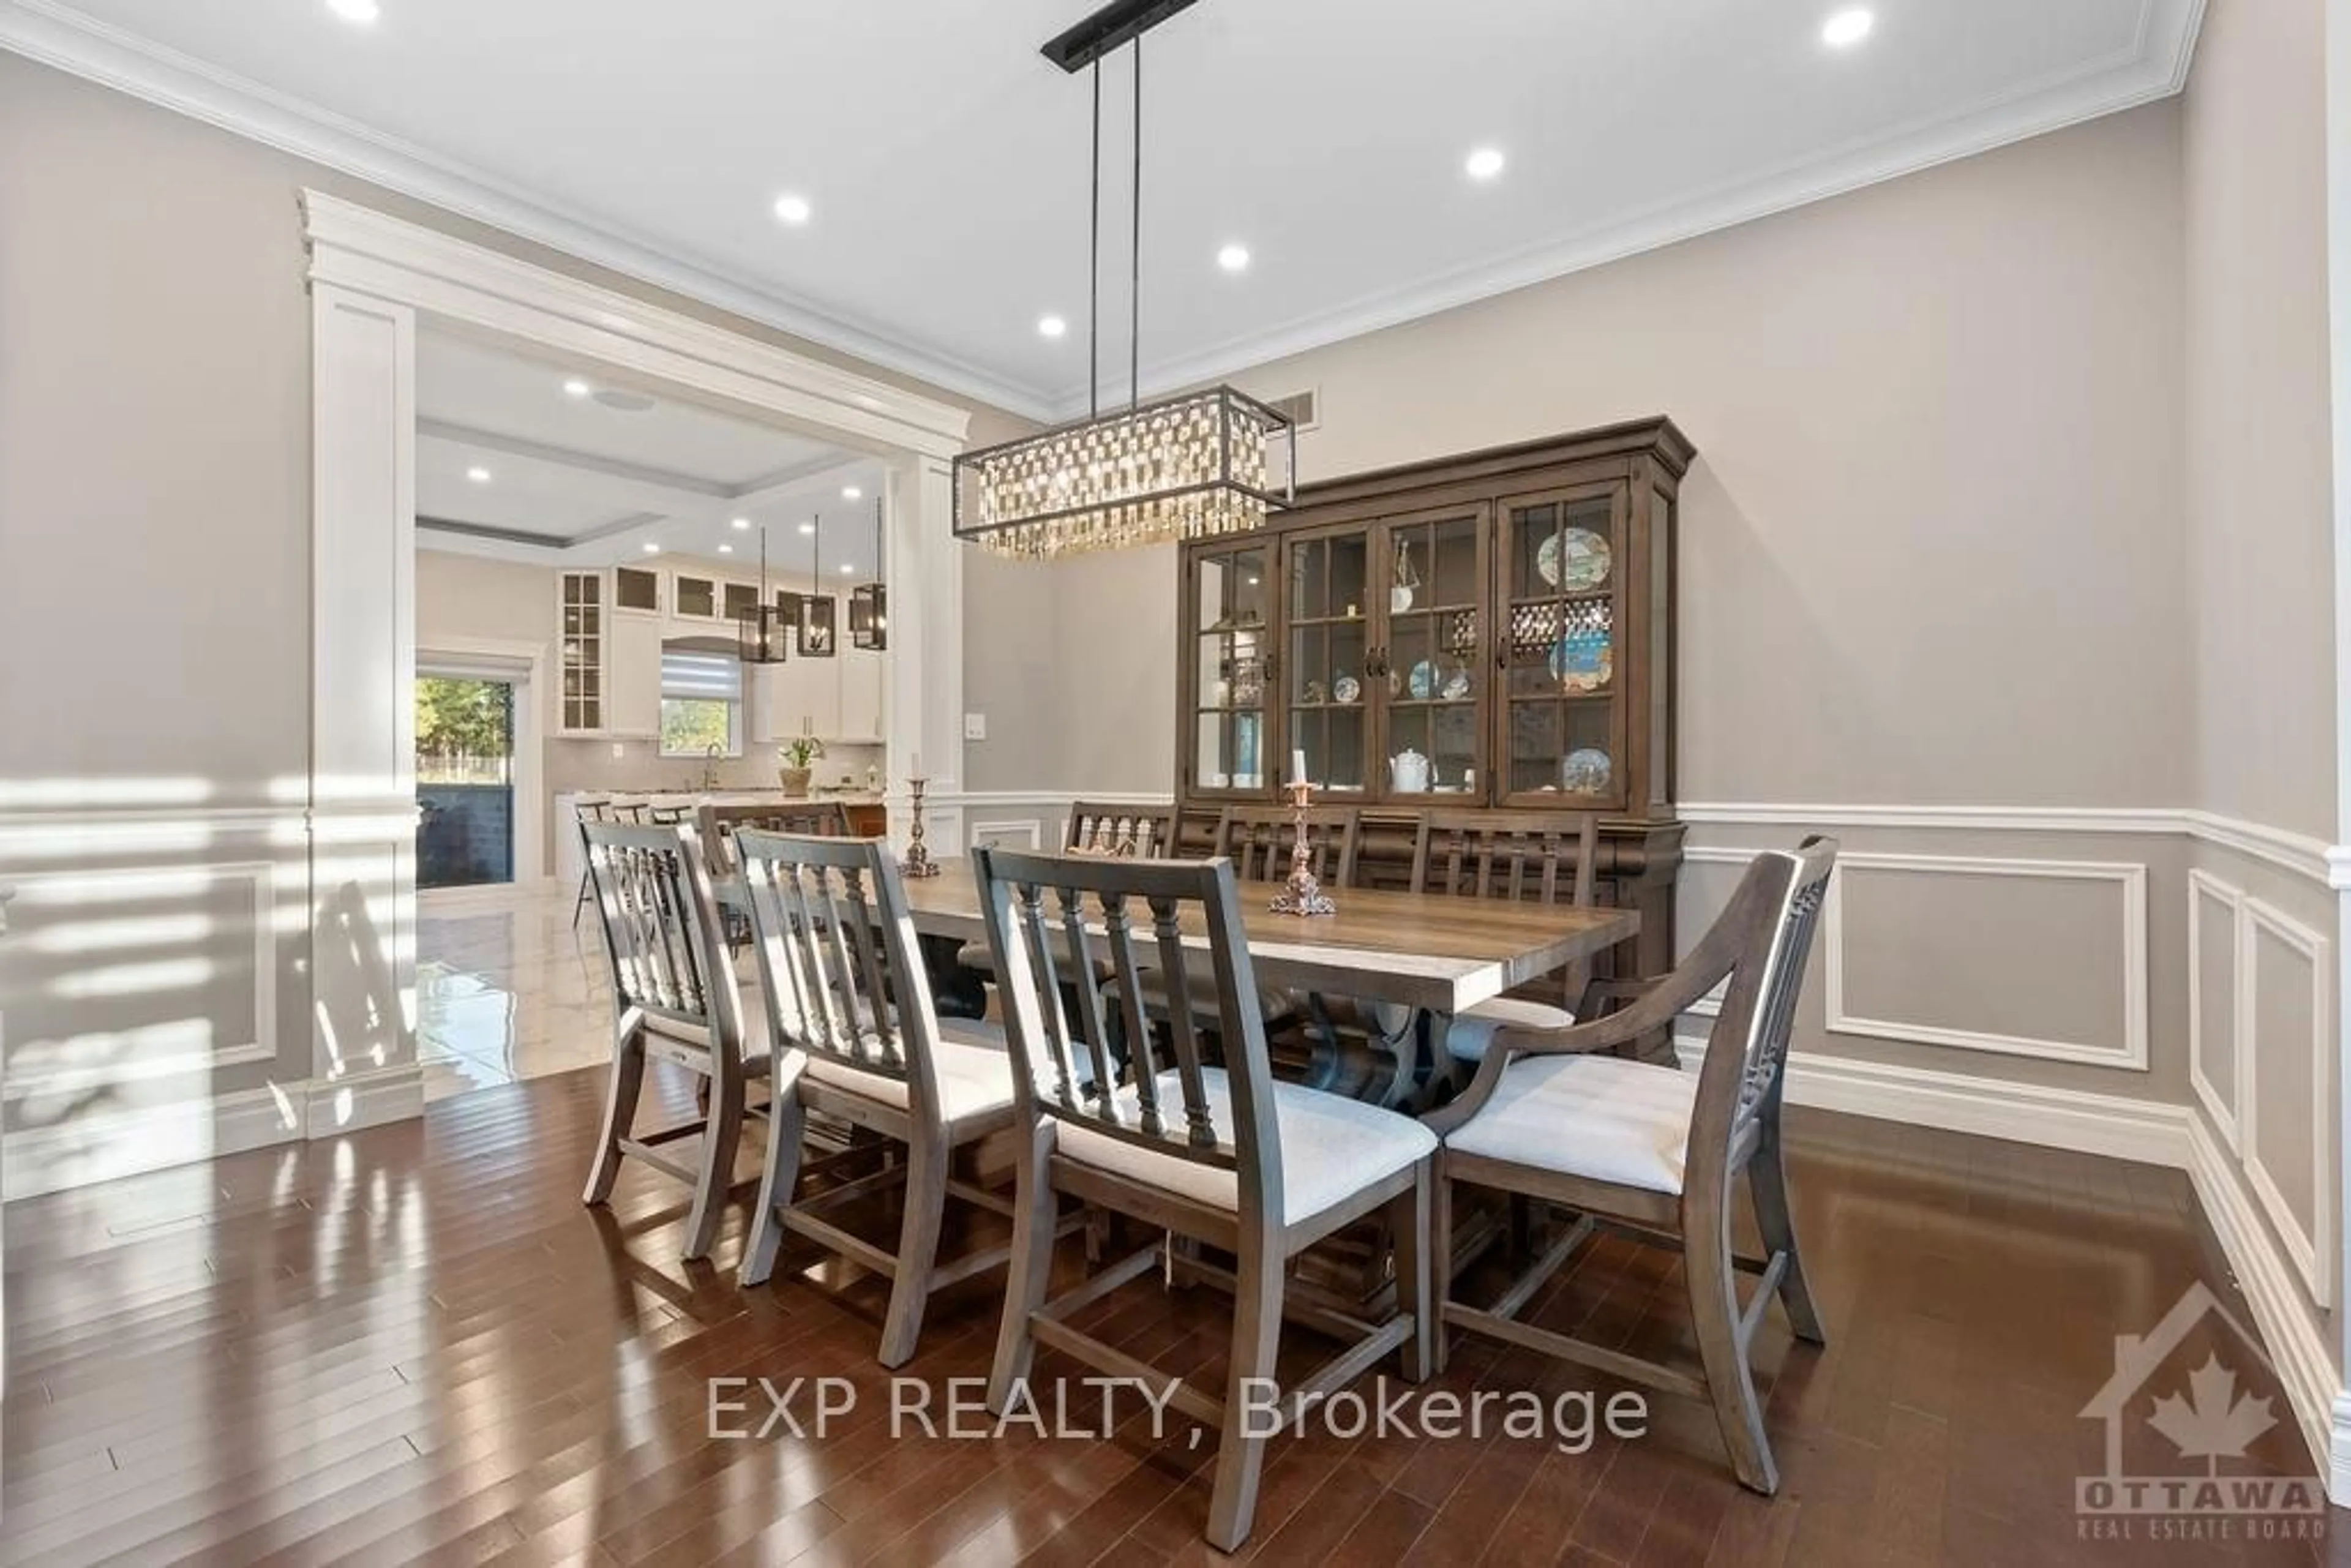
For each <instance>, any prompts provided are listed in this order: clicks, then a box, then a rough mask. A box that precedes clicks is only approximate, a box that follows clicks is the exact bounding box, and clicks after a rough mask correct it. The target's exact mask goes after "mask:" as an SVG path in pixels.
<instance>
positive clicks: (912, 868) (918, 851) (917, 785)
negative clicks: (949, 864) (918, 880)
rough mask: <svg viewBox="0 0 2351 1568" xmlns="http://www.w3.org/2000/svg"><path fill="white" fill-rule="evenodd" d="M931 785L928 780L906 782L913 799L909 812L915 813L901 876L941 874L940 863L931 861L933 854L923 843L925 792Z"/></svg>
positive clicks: (900, 868)
mask: <svg viewBox="0 0 2351 1568" xmlns="http://www.w3.org/2000/svg"><path fill="white" fill-rule="evenodd" d="M929 784H930V780H929V779H907V780H906V793H907V794H908V795H909V796H911V797H912V798H913V799H912V800H910V801H909V803H908V805H907V810H910V811H912V812H913V813H914V824H913V826H912V827H910V828H909V829H908V830H907V835H906V836H907V843H906V858H905V859H904V860H902V861H900V862H898V871H899V873H900V874H901V875H904V876H915V877H922V876H936V875H938V874H939V864H938V862H936V861H935V860H933V859H931V852H930V850H929V848H928V847H927V846H925V844H924V842H923V791H924V789H926V788H928V786H929Z"/></svg>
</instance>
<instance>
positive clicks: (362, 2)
mask: <svg viewBox="0 0 2351 1568" xmlns="http://www.w3.org/2000/svg"><path fill="white" fill-rule="evenodd" d="M327 9H328V10H329V11H332V12H333V13H334V14H335V15H336V16H340V17H341V18H342V19H343V20H344V21H346V22H357V23H358V24H360V26H366V25H367V24H369V23H370V22H372V21H374V20H375V19H376V18H377V17H378V16H381V15H383V13H382V11H381V9H379V8H378V7H377V5H376V3H375V0H327Z"/></svg>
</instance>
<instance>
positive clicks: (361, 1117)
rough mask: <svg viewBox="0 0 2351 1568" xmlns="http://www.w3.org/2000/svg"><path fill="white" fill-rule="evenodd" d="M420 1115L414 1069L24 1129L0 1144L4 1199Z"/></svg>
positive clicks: (418, 1075) (277, 1086) (270, 1087)
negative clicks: (5, 1196)
mask: <svg viewBox="0 0 2351 1568" xmlns="http://www.w3.org/2000/svg"><path fill="white" fill-rule="evenodd" d="M423 1112H424V1075H423V1069H422V1068H420V1067H418V1066H417V1065H416V1064H415V1063H414V1062H409V1063H406V1064H404V1065H402V1066H398V1067H389V1068H381V1069H378V1070H376V1071H372V1072H367V1073H359V1074H354V1075H352V1076H351V1077H349V1078H345V1079H340V1080H335V1081H331V1082H330V1081H328V1080H324V1079H320V1080H314V1081H311V1082H299V1083H270V1084H264V1085H262V1086H261V1087H259V1088H256V1089H241V1090H238V1091H236V1092H234V1093H229V1094H222V1095H216V1096H214V1098H212V1099H210V1100H190V1101H183V1102H181V1103H175V1104H169V1105H151V1106H142V1107H141V1108H139V1109H137V1110H134V1111H119V1112H114V1113H100V1114H96V1115H90V1116H82V1117H77V1118H75V1119H74V1120H72V1121H69V1122H65V1123H61V1124H57V1125H55V1126H44V1127H25V1128H20V1129H18V1130H17V1131H16V1132H12V1133H10V1134H7V1137H6V1138H5V1141H0V1184H5V1186H0V1190H5V1192H6V1194H7V1196H8V1197H10V1198H11V1199H15V1198H20V1197H40V1196H42V1195H43V1194H46V1193H53V1192H63V1191H65V1190H66V1189H67V1188H68V1187H77V1186H91V1185H92V1184H94V1183H97V1182H102V1181H112V1180H115V1179H116V1178H118V1177H120V1176H143V1175H145V1174H147V1173H148V1172H150V1171H159V1170H164V1169H168V1168H169V1167H171V1166H182V1165H188V1164H192V1163H193V1162H196V1161H200V1160H209V1159H216V1158H219V1157H220V1156H222V1155H240V1154H244V1153H246V1152H247V1151H249V1150H252V1149H260V1148H266V1147H268V1146H269V1145H273V1144H287V1143H294V1142H298V1141H299V1140H301V1139H304V1138H324V1137H332V1136H334V1135H335V1134H339V1133H352V1132H357V1131H359V1130H360V1128H362V1127H372V1126H379V1125H381V1124H384V1123H387V1122H397V1121H402V1120H405V1119H407V1118H410V1117H413V1116H419V1115H422V1114H423Z"/></svg>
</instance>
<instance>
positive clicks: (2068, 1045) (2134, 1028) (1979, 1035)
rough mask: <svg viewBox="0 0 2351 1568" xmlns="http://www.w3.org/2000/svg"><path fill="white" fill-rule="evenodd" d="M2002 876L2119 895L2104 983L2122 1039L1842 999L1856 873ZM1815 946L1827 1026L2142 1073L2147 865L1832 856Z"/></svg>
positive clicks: (1990, 980) (1992, 983)
mask: <svg viewBox="0 0 2351 1568" xmlns="http://www.w3.org/2000/svg"><path fill="white" fill-rule="evenodd" d="M1873 874H1877V875H1907V876H1966V877H2009V878H2014V879H2017V880H2020V881H2027V882H2034V881H2057V882H2089V883H2110V884H2112V885H2113V886H2114V888H2115V889H2116V893H2117V894H2118V895H2119V897H2118V899H2117V906H2118V907H2117V915H2118V916H2119V918H2120V919H2121V922H2122V925H2121V936H2122V964H2121V973H2120V974H2119V975H2118V976H2116V977H2113V979H2112V982H2111V983H2112V984H2114V985H2116V986H2118V987H2119V988H2120V989H2121V1007H2122V1013H2121V1017H2122V1040H2121V1041H2120V1043H2119V1044H2117V1045H2109V1044H2104V1043H2100V1042H2098V1041H2095V1040H2053V1039H2039V1038H2034V1037H2031V1036H2026V1035H2018V1034H2002V1033H1996V1032H1991V1031H1986V1030H1973V1029H1968V1028H1964V1027H1960V1026H1957V1025H1951V1024H1938V1023H1933V1022H1928V1021H1923V1020H1914V1019H1877V1018H1865V1017H1859V1016H1856V1015H1855V1014H1854V1013H1853V1012H1852V1010H1851V1009H1849V1008H1848V1007H1847V1005H1846V998H1847V994H1848V991H1849V988H1850V985H1849V977H1850V970H1851V959H1850V956H1849V955H1848V954H1847V952H1846V949H1845V937H1846V931H1845V918H1844V905H1845V903H1846V901H1847V899H1848V898H1849V897H1850V890H1851V888H1852V885H1853V882H1854V879H1855V877H1857V876H1869V875H1873ZM1822 946H1823V949H1824V951H1825V957H1824V966H1825V974H1824V977H1823V978H1824V982H1825V988H1826V991H1827V1008H1828V1026H1827V1027H1828V1030H1829V1032H1830V1033H1832V1034H1844V1035H1855V1036H1860V1037H1863V1038H1875V1039H1879V1040H1909V1041H1912V1042H1914V1043H1917V1044H1920V1045H1938V1046H1949V1047H1952V1048H1955V1049H1958V1050H1961V1051H1987V1052H1991V1053H1993V1054H1996V1055H2003V1056H2030V1057H2037V1058H2040V1059H2042V1060H2043V1061H2075V1062H2083V1063H2086V1064H2088V1065H2091V1066H2096V1067H2115V1068H2124V1069H2129V1070H2132V1071H2141V1072H2143V1071H2147V867H2146V865H2145V864H2144V863H2141V862H2119V861H2060V860H2013V859H1992V858H1979V857H1975V856H1964V855H1906V854H1875V853H1863V852H1850V853H1845V854H1842V855H1839V856H1838V857H1837V877H1836V880H1835V882H1834V883H1831V885H1830V888H1829V896H1828V901H1827V906H1826V909H1825V911H1824V918H1823V921H1822ZM2010 980H2011V977H2002V976H1999V975H1986V976H1984V977H1982V982H1983V984H1984V985H1985V986H1986V987H1996V986H1999V985H2001V984H2004V983H2009V982H2010Z"/></svg>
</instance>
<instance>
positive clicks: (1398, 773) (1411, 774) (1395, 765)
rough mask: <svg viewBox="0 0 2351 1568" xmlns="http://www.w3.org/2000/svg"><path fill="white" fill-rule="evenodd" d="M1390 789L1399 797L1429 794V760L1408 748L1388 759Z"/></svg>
mask: <svg viewBox="0 0 2351 1568" xmlns="http://www.w3.org/2000/svg"><path fill="white" fill-rule="evenodd" d="M1388 788H1389V789H1391V790H1392V791H1394V792H1395V793H1396V794H1398V795H1425V794H1426V793H1427V792H1428V758H1426V757H1423V756H1422V755H1421V754H1420V753H1419V752H1417V751H1415V750H1414V749H1413V748H1412V747H1409V746H1407V747H1405V748H1404V750H1403V752H1402V753H1400V754H1399V755H1397V756H1395V757H1391V758H1388Z"/></svg>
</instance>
